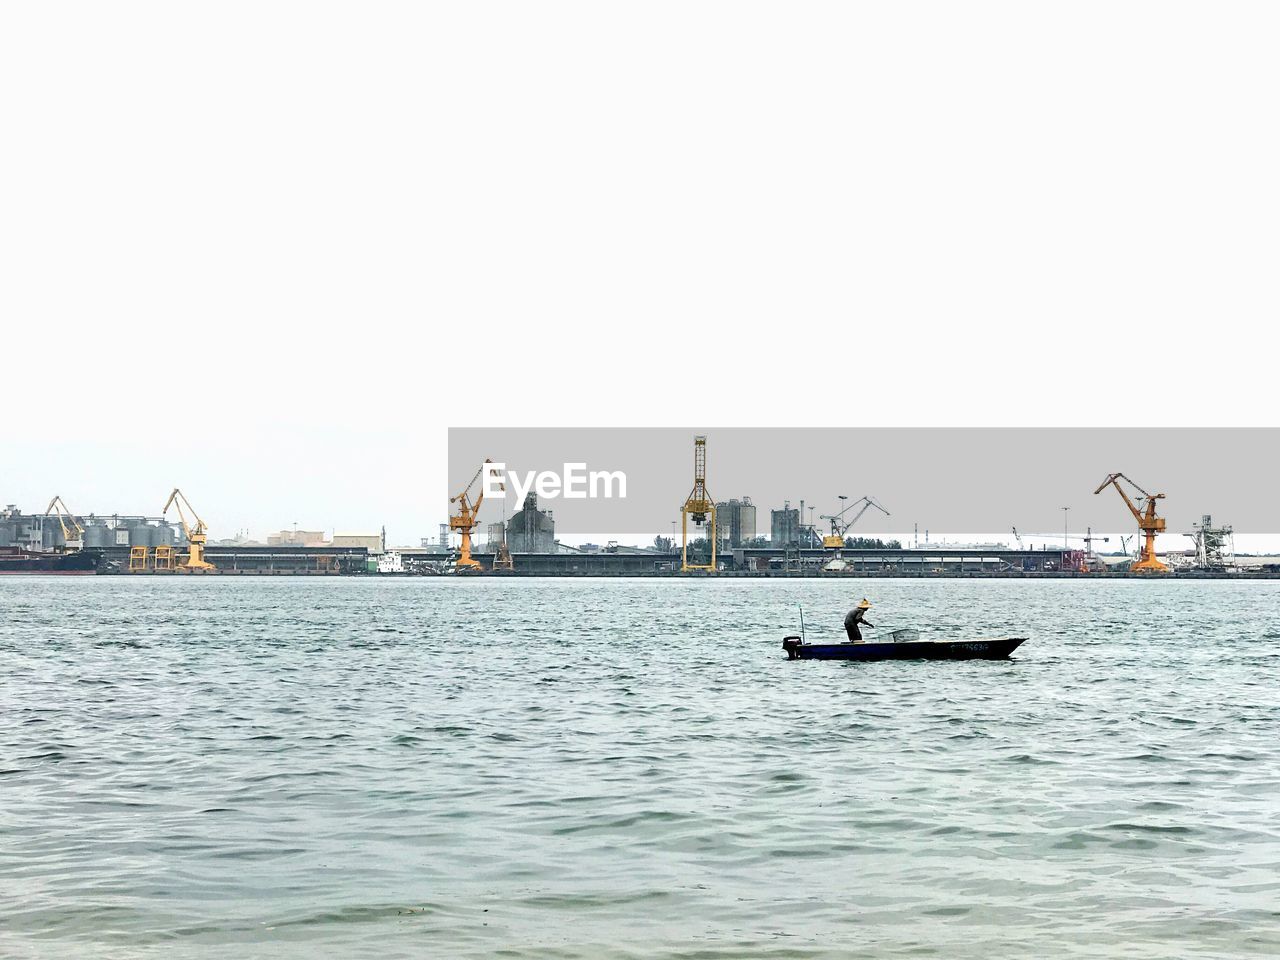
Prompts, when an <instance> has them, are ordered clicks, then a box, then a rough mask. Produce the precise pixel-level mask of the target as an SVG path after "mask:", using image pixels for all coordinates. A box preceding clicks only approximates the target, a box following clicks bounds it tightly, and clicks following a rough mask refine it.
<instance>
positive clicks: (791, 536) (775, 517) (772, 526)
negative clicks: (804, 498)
mask: <svg viewBox="0 0 1280 960" xmlns="http://www.w3.org/2000/svg"><path fill="white" fill-rule="evenodd" d="M799 542H800V511H799V510H797V509H796V508H795V507H793V506H791V504H790V502H788V503H786V504H784V505H783V507H782V509H781V510H770V511H769V543H770V545H771V546H775V547H785V546H787V545H788V544H795V543H799Z"/></svg>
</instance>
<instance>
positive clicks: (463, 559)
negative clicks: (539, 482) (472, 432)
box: [449, 457, 493, 570]
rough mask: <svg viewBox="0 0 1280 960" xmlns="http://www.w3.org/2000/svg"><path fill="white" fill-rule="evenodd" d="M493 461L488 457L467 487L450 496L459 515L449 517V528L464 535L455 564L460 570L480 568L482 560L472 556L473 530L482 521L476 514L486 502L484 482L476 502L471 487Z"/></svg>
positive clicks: (450, 500)
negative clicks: (472, 498)
mask: <svg viewBox="0 0 1280 960" xmlns="http://www.w3.org/2000/svg"><path fill="white" fill-rule="evenodd" d="M491 463H493V461H492V460H490V459H489V458H488V457H486V458H485V461H484V463H482V464H480V469H479V470H477V471H476V473H475V476H473V477H472V478H471V482H470V483H468V484H467V486H466V489H465V490H463V491H462V492H461V493H459V494H457V495H456V496H452V497H450V498H449V502H450V503H456V504H457V505H458V515H457V516H456V517H455V516H453V515H450V517H449V529H450V530H456V531H458V533H460V534H461V535H462V548H461V550H459V552H458V562H457V563H456V564H455V566H456V568H457V569H458V570H479V569H480V561H479V560H477V559H476V558H475V557H473V556H471V531H473V530H475V528H476V524H478V523H479V522H480V521H479V519H478V517H477V516H476V515H477V514H478V513H479V512H480V504H482V503H484V484H481V485H480V496H478V497H477V498H476V502H475V503H472V502H471V488H472V487H474V486H475V484H476V481H477V480H478V479H480V474H482V473H484V470H485V467H487V466H488V465H489V464H491Z"/></svg>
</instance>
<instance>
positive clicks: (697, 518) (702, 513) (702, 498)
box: [680, 436, 716, 571]
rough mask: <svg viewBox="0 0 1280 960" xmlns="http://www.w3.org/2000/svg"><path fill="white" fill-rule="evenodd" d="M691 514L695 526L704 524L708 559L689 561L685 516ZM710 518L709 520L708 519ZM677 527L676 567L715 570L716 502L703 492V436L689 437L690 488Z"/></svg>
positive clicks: (704, 460)
mask: <svg viewBox="0 0 1280 960" xmlns="http://www.w3.org/2000/svg"><path fill="white" fill-rule="evenodd" d="M690 517H693V522H694V525H695V526H700V525H701V524H703V523H707V539H708V540H710V541H711V562H710V563H690V562H689V518H690ZM708 521H710V522H708ZM680 530H681V534H682V540H683V542H682V546H681V549H680V569H681V570H682V571H688V570H715V568H716V504H715V501H714V500H712V499H711V494H709V493H707V438H706V437H702V436H698V437H694V438H693V489H692V490H691V491H689V496H688V497H686V498H685V501H684V506H683V507H681V508H680Z"/></svg>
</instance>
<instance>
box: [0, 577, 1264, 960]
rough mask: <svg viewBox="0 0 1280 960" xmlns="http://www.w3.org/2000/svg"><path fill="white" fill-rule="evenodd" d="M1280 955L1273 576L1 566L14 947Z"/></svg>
mask: <svg viewBox="0 0 1280 960" xmlns="http://www.w3.org/2000/svg"><path fill="white" fill-rule="evenodd" d="M864 597H866V598H867V599H869V600H870V601H871V603H872V604H873V606H872V608H871V612H870V614H869V615H868V617H867V619H868V620H870V621H871V622H872V623H874V624H875V629H873V630H868V631H867V636H868V638H874V637H875V636H876V635H877V634H879V635H883V634H884V632H885V631H887V630H891V629H895V628H899V627H914V628H916V629H918V630H919V631H920V634H921V638H922V639H929V638H970V637H972V638H977V637H989V636H1006V635H1016V636H1026V637H1028V638H1029V639H1028V640H1027V642H1026V643H1024V644H1023V645H1022V647H1021V648H1020V649H1018V650H1017V652H1016V653H1015V655H1014V657H1013V658H1012V659H1010V660H1007V661H995V662H991V661H974V662H920V661H915V662H912V661H903V662H883V663H849V662H820V661H794V662H793V661H789V660H787V659H786V655H785V653H784V651H783V650H782V647H781V641H782V638H783V636H785V635H788V634H796V633H799V632H800V614H801V610H802V609H803V616H804V624H805V633H806V635H807V637H808V639H810V640H820V639H831V640H836V639H839V638H841V637H842V628H841V622H842V620H843V617H844V614H845V612H846V611H847V610H848V609H849V608H850V607H852V606H853V605H854V604H856V603H858V602H859V601H861V600H862V599H863V598H864ZM1277 955H1280V583H1278V582H1274V581H1272V582H1245V581H1230V580H1223V581H1180V582H1173V581H1168V580H1152V581H1135V580H1099V581H1090V580H1085V579H1071V580H1030V579H1028V580H989V579H950V580H942V579H923V580H894V579H844V578H842V579H794V580H760V579H756V580H739V579H734V580H716V579H713V578H705V579H669V578H664V579H613V578H609V579H531V578H530V579H526V578H520V579H503V578H470V579H468V578H443V577H442V578H417V577H414V578H387V577H382V578H380V577H372V576H371V577H333V578H321V577H316V578H290V577H279V578H250V577H243V578H231V577H206V578H199V577H166V578H160V577H145V578H143V577H136V578H130V577H122V576H117V577H61V578H60V577H6V578H2V579H0V956H2V957H6V958H7V957H14V958H26V957H33V958H77V960H79V958H90V960H95V958H134V957H139V958H166V960H167V958H186V957H192V958H219V960H221V958H227V960H232V958H234V960H246V958H257V957H264V958H266V957H271V958H295V957H296V958H304V957H305V958H314V957H344V958H345V957H353V958H354V957H361V958H363V957H371V958H400V957H405V958H418V957H423V958H436V957H439V958H455V957H456V958H480V957H484V958H489V957H532V958H591V960H612V958H705V960H711V958H726V960H729V958H735V960H736V958H819V957H821V958H828V957H831V958H834V957H858V958H897V957H913V958H919V957H944V958H949V960H955V958H975V960H976V958H983V960H987V958H1001V957H1108V958H1110V957H1132V958H1180V957H1196V958H1210V957H1214V958H1217V957H1221V958H1237V957H1255V956H1256V957H1264V956H1265V957H1274V956H1277Z"/></svg>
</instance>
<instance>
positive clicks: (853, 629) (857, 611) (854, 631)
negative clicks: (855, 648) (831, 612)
mask: <svg viewBox="0 0 1280 960" xmlns="http://www.w3.org/2000/svg"><path fill="white" fill-rule="evenodd" d="M870 609H871V601H870V600H868V599H867V598H866V597H863V598H862V602H861V603H860V604H858V605H857V606H856V607H854V608H853V609H852V610H850V611H849V612H848V613H846V614H845V616H844V632H845V633H847V634H848V635H849V642H850V643H861V642H862V631H861V630H860V629H859V628H858V627H859V624H864V625H866V626H868V627H871V628H872V629H875V624H874V623H872V622H871V621H870V620H867V619H866V616H867V611H868V610H870Z"/></svg>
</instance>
